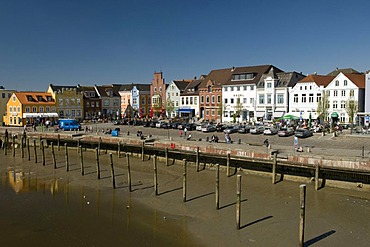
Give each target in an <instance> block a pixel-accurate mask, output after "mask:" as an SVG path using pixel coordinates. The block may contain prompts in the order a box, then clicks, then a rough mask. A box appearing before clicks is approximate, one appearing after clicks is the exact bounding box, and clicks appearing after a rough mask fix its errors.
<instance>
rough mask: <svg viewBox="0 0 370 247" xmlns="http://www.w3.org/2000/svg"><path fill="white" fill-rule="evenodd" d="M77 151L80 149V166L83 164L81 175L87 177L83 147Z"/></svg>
mask: <svg viewBox="0 0 370 247" xmlns="http://www.w3.org/2000/svg"><path fill="white" fill-rule="evenodd" d="M77 149H80V164H81V175H82V176H83V175H85V167H84V159H83V158H84V156H83V153H82V146H80V147H79V148H77Z"/></svg>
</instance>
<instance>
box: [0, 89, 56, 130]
mask: <svg viewBox="0 0 370 247" xmlns="http://www.w3.org/2000/svg"><path fill="white" fill-rule="evenodd" d="M57 118H58V114H57V112H56V107H55V100H54V99H53V97H52V95H51V93H46V92H14V93H13V94H12V95H11V97H10V98H9V100H8V103H7V112H6V116H4V123H5V125H7V126H24V125H26V124H37V125H38V124H44V123H45V122H46V121H47V120H50V121H53V122H54V121H56V120H57Z"/></svg>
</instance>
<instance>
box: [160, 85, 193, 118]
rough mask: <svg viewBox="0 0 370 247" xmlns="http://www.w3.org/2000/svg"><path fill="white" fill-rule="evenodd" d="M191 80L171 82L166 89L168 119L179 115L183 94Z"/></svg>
mask: <svg viewBox="0 0 370 247" xmlns="http://www.w3.org/2000/svg"><path fill="white" fill-rule="evenodd" d="M189 83H190V81H189V80H182V81H171V83H170V84H169V85H168V87H167V89H166V114H167V116H168V117H171V118H173V117H176V116H178V115H179V109H180V100H181V93H182V92H184V90H185V88H186V86H187V85H188V84H189Z"/></svg>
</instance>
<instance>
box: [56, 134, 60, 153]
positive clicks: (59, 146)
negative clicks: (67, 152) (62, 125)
mask: <svg viewBox="0 0 370 247" xmlns="http://www.w3.org/2000/svg"><path fill="white" fill-rule="evenodd" d="M57 144H58V151H60V134H58V143H57Z"/></svg>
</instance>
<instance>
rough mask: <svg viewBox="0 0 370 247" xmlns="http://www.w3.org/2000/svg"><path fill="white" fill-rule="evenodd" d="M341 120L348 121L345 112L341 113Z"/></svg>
mask: <svg viewBox="0 0 370 247" xmlns="http://www.w3.org/2000/svg"><path fill="white" fill-rule="evenodd" d="M340 121H341V122H345V121H346V117H345V115H344V113H341V114H340Z"/></svg>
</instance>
